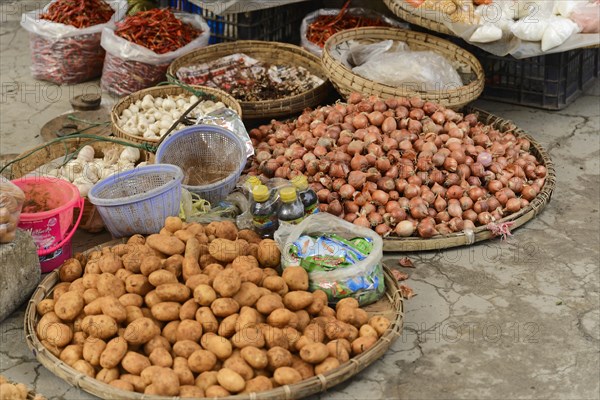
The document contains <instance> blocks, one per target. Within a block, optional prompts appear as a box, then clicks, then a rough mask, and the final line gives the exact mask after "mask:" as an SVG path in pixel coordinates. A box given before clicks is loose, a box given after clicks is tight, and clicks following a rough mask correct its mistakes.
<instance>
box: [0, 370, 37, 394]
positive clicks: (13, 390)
mask: <svg viewBox="0 0 600 400" xmlns="http://www.w3.org/2000/svg"><path fill="white" fill-rule="evenodd" d="M0 399H2V400H27V399H31V400H46V398H45V397H44V396H42V395H39V394H32V393H30V391H29V389H28V388H27V386H25V385H24V384H22V383H13V382H11V381H9V380H8V379H6V378H5V377H4V376H3V375H0Z"/></svg>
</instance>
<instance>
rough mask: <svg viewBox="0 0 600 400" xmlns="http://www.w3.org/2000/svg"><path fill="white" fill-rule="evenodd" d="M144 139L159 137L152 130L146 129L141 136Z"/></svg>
mask: <svg viewBox="0 0 600 400" xmlns="http://www.w3.org/2000/svg"><path fill="white" fill-rule="evenodd" d="M142 137H143V138H144V139H158V138H159V136H158V135H157V134H156V132H154V131H153V130H152V129H148V130H147V131H145V132H144V133H143V134H142Z"/></svg>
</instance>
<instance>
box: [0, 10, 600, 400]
mask: <svg viewBox="0 0 600 400" xmlns="http://www.w3.org/2000/svg"><path fill="white" fill-rule="evenodd" d="M0 5H1V6H2V14H1V18H2V24H1V26H0V57H1V62H0V80H1V87H2V92H1V96H2V97H1V101H0V108H1V110H0V154H2V155H6V154H14V153H20V152H22V151H23V150H25V149H28V148H31V147H33V146H34V145H36V144H38V143H41V139H40V137H39V129H40V127H41V126H42V125H43V124H44V123H45V122H46V121H47V120H49V119H51V118H53V117H55V116H57V115H58V114H61V113H64V112H66V111H68V110H69V109H70V106H69V103H68V99H69V98H70V97H72V95H74V94H81V93H82V92H83V91H85V90H87V91H98V83H97V82H91V83H86V84H83V85H77V86H63V87H60V88H58V87H55V86H53V85H48V84H46V83H42V82H37V81H34V80H32V79H31V78H30V75H29V70H28V66H29V55H28V41H27V35H26V34H25V32H24V31H23V30H22V29H21V28H20V27H19V24H18V20H19V15H20V12H21V11H22V10H24V9H34V8H37V6H39V4H36V5H34V6H32V5H33V3H31V2H20V3H6V2H0ZM57 93H58V94H57ZM599 95H600V85H598V84H596V85H595V86H594V87H593V88H592V89H591V90H589V91H588V92H587V93H586V94H585V95H584V96H582V97H581V98H580V99H578V100H577V101H576V102H575V103H574V104H572V105H571V106H570V107H568V108H566V109H565V110H563V111H560V112H546V111H541V110H535V109H530V108H524V107H519V106H513V105H506V104H501V103H495V102H489V101H477V102H476V105H477V106H479V107H481V108H483V109H485V110H488V111H490V112H492V113H494V114H497V115H500V116H502V117H503V118H506V119H511V120H513V121H514V122H515V123H516V124H517V125H518V126H520V127H522V128H524V129H525V130H526V131H528V132H529V133H530V134H531V135H532V136H533V137H534V138H536V139H537V140H538V141H539V142H540V143H541V144H542V145H543V146H544V148H545V149H547V150H548V152H549V154H550V155H551V157H552V159H553V160H554V163H555V166H556V172H557V186H556V190H555V192H554V195H553V197H552V200H551V202H550V203H549V205H548V206H547V207H546V209H545V210H544V211H543V213H542V214H541V215H540V216H539V217H537V218H536V219H535V220H533V221H531V222H529V223H527V224H526V225H525V226H523V227H521V228H519V229H518V230H516V231H515V232H514V235H513V236H512V237H511V238H510V239H509V240H507V241H504V242H502V241H500V240H492V241H488V242H484V243H481V244H477V245H473V246H470V247H463V248H458V249H452V250H446V251H438V252H427V253H420V254H409V255H408V256H409V257H410V258H411V259H412V260H413V261H414V264H415V268H414V269H409V268H402V267H399V266H398V264H397V260H398V258H399V257H400V256H399V255H397V254H396V255H394V254H387V255H386V257H385V258H386V261H387V262H388V264H389V265H390V266H392V267H394V268H399V269H401V270H403V271H404V272H407V273H408V274H409V276H410V278H409V280H408V281H406V284H408V285H409V286H410V287H412V288H413V289H414V291H415V292H416V294H417V296H415V297H414V298H412V299H410V300H408V301H406V302H405V312H406V315H405V325H404V331H403V334H402V336H401V337H400V338H399V339H398V340H397V341H396V342H395V343H394V344H393V345H392V347H391V348H390V349H389V350H388V352H387V353H386V354H385V356H384V357H382V358H381V359H379V360H377V361H376V362H375V363H373V364H372V365H371V366H370V367H368V368H367V369H366V370H364V371H363V372H361V373H360V374H359V375H358V376H356V377H354V378H353V379H350V380H349V381H348V382H347V383H343V384H340V385H338V386H336V387H334V388H332V389H330V390H329V391H327V392H326V393H324V394H322V395H320V396H314V397H312V398H311V399H313V400H316V399H357V400H358V399H360V400H363V399H411V400H413V399H414V400H416V399H423V400H425V399H427V400H429V399H598V398H600V386H599V381H598V376H599V372H600V303H599V280H600V279H599V278H600V277H599V270H598V265H599V264H600V263H599V261H600V260H599V258H600V251H599V244H600V237H599V232H600V228H599V227H600V224H599V221H598V219H599V217H598V215H599V212H598V210H599V207H600V167H599V161H600V136H599V130H600V98H599ZM23 310H24V308H22V309H21V310H19V311H17V312H15V313H14V314H13V315H12V316H11V317H9V318H8V319H7V320H5V321H4V322H3V323H1V324H0V374H2V375H5V376H7V377H8V378H10V379H13V380H16V381H19V382H24V383H25V384H27V385H30V386H32V387H33V388H34V389H35V390H36V391H37V392H39V393H42V394H44V395H45V396H47V397H48V398H49V399H58V400H62V399H65V400H66V399H73V400H74V399H78V400H79V399H92V398H94V397H93V396H90V395H88V394H87V393H85V392H83V391H81V390H79V389H77V388H74V387H71V386H69V385H68V384H67V383H66V382H64V381H62V380H60V379H59V378H57V377H56V376H55V375H53V374H52V373H51V372H49V371H48V370H47V369H46V368H44V367H43V366H41V365H40V364H39V363H38V362H37V361H36V359H35V357H34V356H33V355H32V354H31V352H30V351H29V350H28V349H27V346H26V344H25V338H24V335H23Z"/></svg>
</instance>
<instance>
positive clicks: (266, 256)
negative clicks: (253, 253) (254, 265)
mask: <svg viewBox="0 0 600 400" xmlns="http://www.w3.org/2000/svg"><path fill="white" fill-rule="evenodd" d="M257 258H258V262H259V264H260V266H261V267H263V268H276V267H277V266H278V265H279V263H280V262H281V252H280V251H279V247H278V246H277V243H276V242H275V241H274V240H272V239H263V240H261V242H260V243H259V244H258V257H257ZM288 286H289V285H288Z"/></svg>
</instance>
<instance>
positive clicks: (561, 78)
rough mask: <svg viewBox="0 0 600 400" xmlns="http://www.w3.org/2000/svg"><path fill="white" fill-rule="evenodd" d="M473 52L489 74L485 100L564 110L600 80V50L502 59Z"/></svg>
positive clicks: (471, 49)
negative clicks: (596, 80) (599, 75)
mask: <svg viewBox="0 0 600 400" xmlns="http://www.w3.org/2000/svg"><path fill="white" fill-rule="evenodd" d="M469 51H471V52H472V53H473V54H474V55H475V56H476V57H477V58H478V59H479V61H480V62H481V65H482V66H483V70H484V71H485V88H484V90H483V94H482V96H481V97H482V98H484V99H490V100H497V101H502V102H506V103H511V104H519V105H524V106H530V107H538V108H543V109H546V110H562V109H563V108H565V107H566V106H568V105H569V104H571V103H572V102H573V101H575V99H577V98H578V97H579V96H580V95H581V93H582V92H583V91H584V90H585V89H587V88H588V87H589V86H590V85H591V84H592V83H593V82H594V80H595V79H596V78H597V77H598V72H599V70H600V52H599V49H576V50H570V51H567V52H563V53H555V54H548V55H544V56H539V57H531V58H525V59H519V60H517V59H515V58H514V57H512V56H505V57H499V56H495V55H493V54H490V53H487V52H485V51H483V50H481V49H479V48H477V47H470V48H469Z"/></svg>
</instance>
